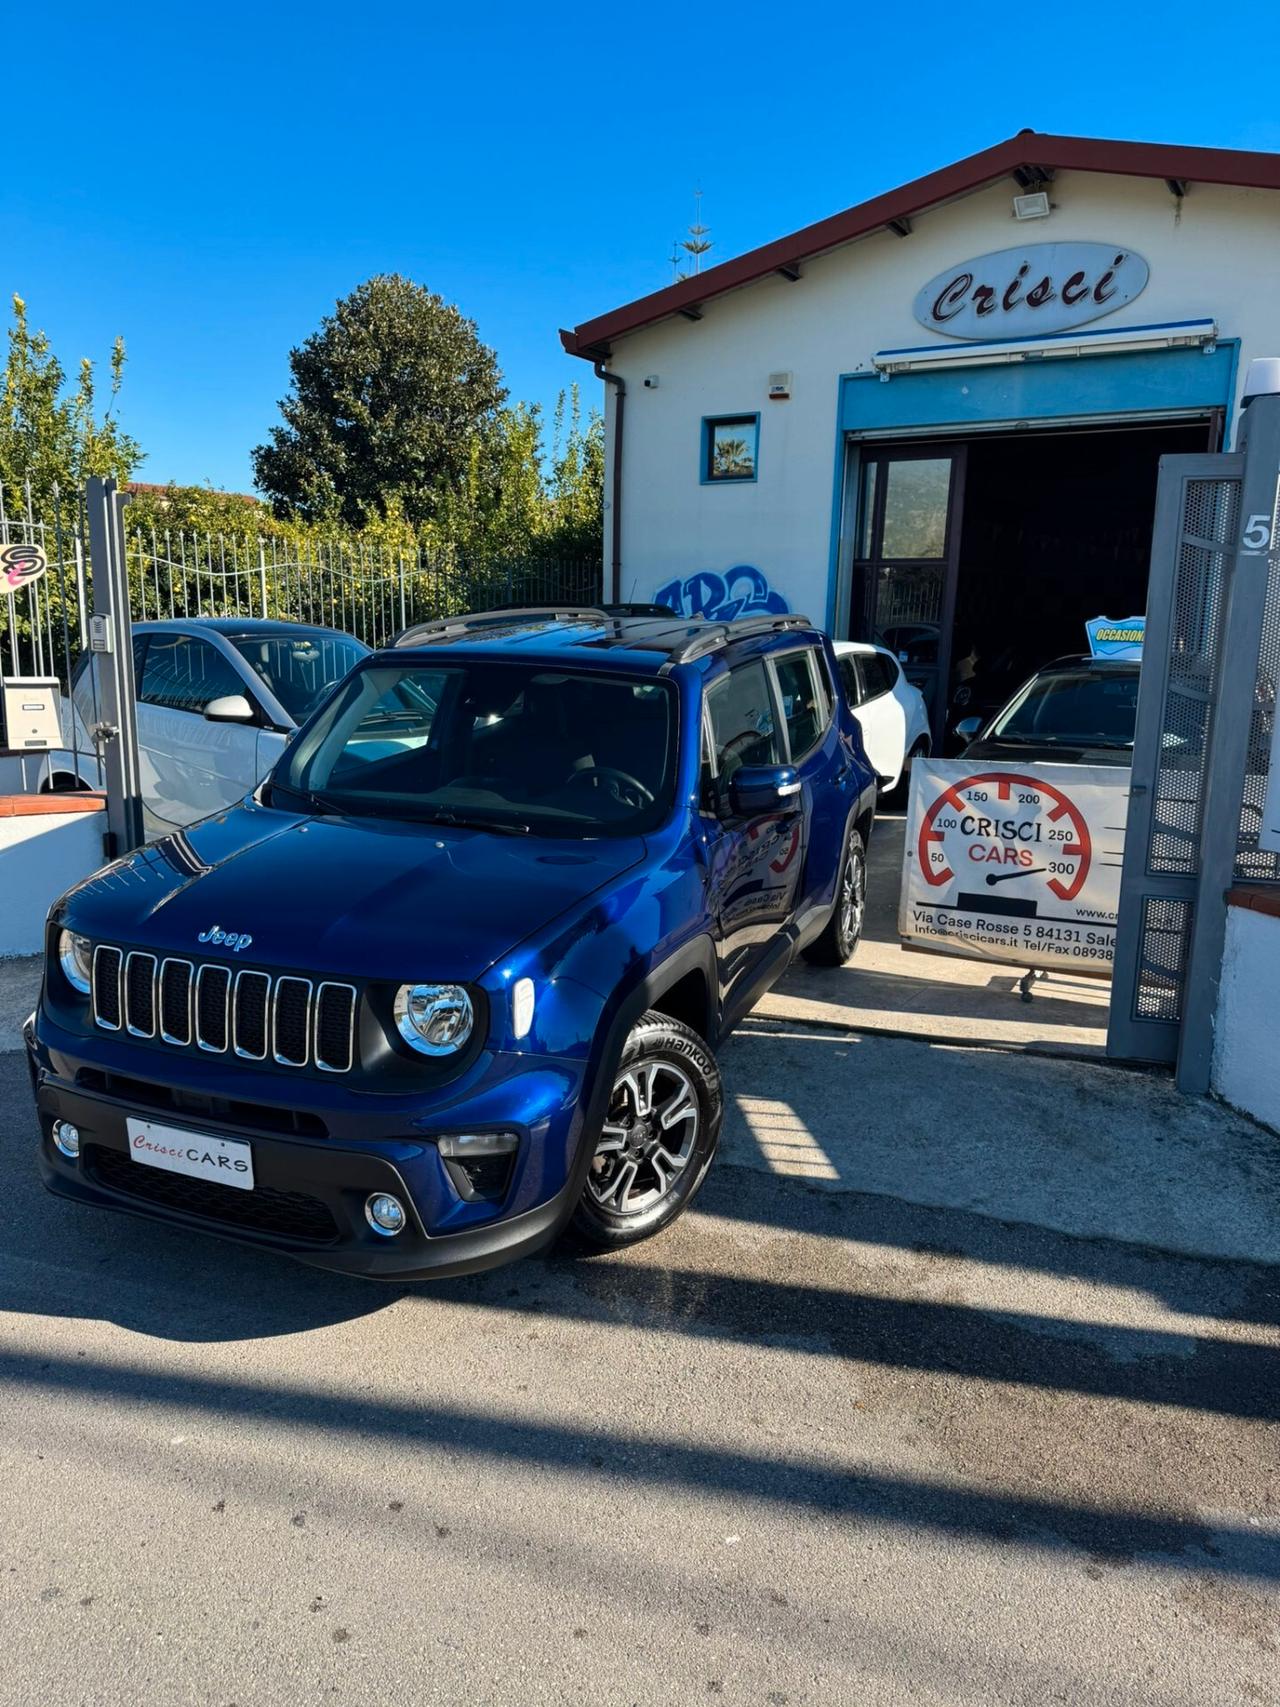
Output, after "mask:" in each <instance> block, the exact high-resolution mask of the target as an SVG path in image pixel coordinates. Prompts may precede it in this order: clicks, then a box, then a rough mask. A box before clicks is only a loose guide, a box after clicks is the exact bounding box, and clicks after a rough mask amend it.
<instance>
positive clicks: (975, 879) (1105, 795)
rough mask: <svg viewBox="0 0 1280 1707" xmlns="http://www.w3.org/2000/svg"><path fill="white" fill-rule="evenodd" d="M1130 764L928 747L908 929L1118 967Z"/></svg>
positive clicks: (918, 775) (913, 825)
mask: <svg viewBox="0 0 1280 1707" xmlns="http://www.w3.org/2000/svg"><path fill="white" fill-rule="evenodd" d="M1128 804H1129V771H1128V769H1127V767H1121V766H1112V765H1039V764H1028V765H1002V764H987V765H984V764H982V763H981V762H980V761H979V762H977V763H974V762H973V761H970V762H968V763H966V761H965V760H964V759H922V760H917V761H916V763H915V764H914V765H913V766H912V769H911V809H910V812H909V813H908V816H907V845H906V852H905V855H904V864H903V873H902V897H901V901H900V903H899V908H898V930H899V932H900V934H901V936H902V938H903V940H904V941H905V942H907V943H908V944H910V945H911V946H913V947H917V948H926V949H933V950H936V951H937V952H939V953H942V954H963V955H970V956H973V957H975V958H978V959H982V960H1004V961H1009V962H1012V963H1013V964H1014V965H1016V966H1021V967H1027V968H1045V967H1052V968H1056V969H1057V970H1059V971H1074V972H1090V973H1110V971H1111V963H1112V960H1113V959H1114V956H1115V933H1116V913H1117V911H1118V908H1119V904H1120V866H1121V863H1122V860H1123V856H1124V826H1125V817H1126V814H1127V811H1128Z"/></svg>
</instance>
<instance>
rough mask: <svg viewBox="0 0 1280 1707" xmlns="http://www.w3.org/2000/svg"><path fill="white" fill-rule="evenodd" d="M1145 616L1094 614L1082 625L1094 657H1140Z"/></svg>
mask: <svg viewBox="0 0 1280 1707" xmlns="http://www.w3.org/2000/svg"><path fill="white" fill-rule="evenodd" d="M1146 629H1147V619H1146V617H1145V616H1125V617H1114V616H1095V617H1090V619H1089V620H1088V622H1086V623H1085V625H1084V631H1085V633H1086V634H1087V635H1088V636H1089V650H1090V652H1091V653H1092V654H1093V656H1094V657H1095V658H1141V656H1142V640H1143V636H1144V635H1145V633H1146Z"/></svg>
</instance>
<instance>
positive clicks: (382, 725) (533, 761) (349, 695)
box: [270, 660, 676, 837]
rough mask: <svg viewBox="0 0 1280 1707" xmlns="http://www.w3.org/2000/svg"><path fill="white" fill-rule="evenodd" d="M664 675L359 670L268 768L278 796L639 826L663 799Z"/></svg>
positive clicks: (565, 824)
mask: <svg viewBox="0 0 1280 1707" xmlns="http://www.w3.org/2000/svg"><path fill="white" fill-rule="evenodd" d="M675 721H676V701H675V696H674V692H673V690H672V688H671V686H670V684H669V683H667V682H662V681H655V680H653V679H652V678H647V679H645V680H635V679H631V678H628V677H624V676H614V675H610V676H604V675H590V674H588V673H587V672H586V671H576V670H575V671H565V670H557V669H548V668H547V667H546V666H544V665H534V664H514V663H505V662H504V663H493V662H490V661H488V660H484V661H474V662H467V661H460V662H457V663H453V662H450V663H443V662H442V663H440V664H419V665H409V666H404V665H399V664H378V665H375V666H372V667H371V668H369V669H364V670H359V671H357V672H356V673H355V674H354V675H353V676H352V677H351V678H350V680H349V681H348V682H347V684H346V685H345V687H343V688H342V689H340V691H339V692H338V693H337V694H335V695H334V698H333V700H332V701H331V703H330V704H329V705H328V706H326V707H325V709H324V710H323V711H322V712H321V713H320V716H319V717H318V718H317V719H316V722H315V724H314V725H313V726H312V728H310V729H309V730H308V731H307V732H306V734H305V735H304V736H302V737H301V738H300V739H299V740H297V741H296V742H295V743H294V744H293V746H292V747H290V749H289V750H288V752H287V753H286V754H285V755H284V757H283V758H282V759H281V761H280V763H279V765H278V766H277V767H276V769H275V771H274V772H273V773H272V777H271V788H270V799H271V803H272V804H273V805H277V804H284V805H292V804H297V802H298V800H299V799H300V800H301V802H302V803H303V804H304V805H307V806H310V807H311V808H312V809H314V810H316V811H320V812H339V813H343V814H356V815H361V816H367V817H377V818H400V819H404V818H410V819H419V820H422V821H424V822H428V823H430V822H435V823H443V824H466V825H471V826H479V827H481V828H487V829H493V830H495V831H498V832H502V831H506V832H507V833H509V834H522V833H532V834H538V835H545V836H571V837H576V836H600V835H633V834H636V833H637V832H640V831H644V830H648V829H652V828H654V827H655V826H656V825H657V824H658V823H660V822H661V820H662V819H663V818H664V817H665V816H666V815H667V813H668V812H669V811H670V809H671V803H672V797H673V794H674V786H675V785H674V776H675V757H674V752H675Z"/></svg>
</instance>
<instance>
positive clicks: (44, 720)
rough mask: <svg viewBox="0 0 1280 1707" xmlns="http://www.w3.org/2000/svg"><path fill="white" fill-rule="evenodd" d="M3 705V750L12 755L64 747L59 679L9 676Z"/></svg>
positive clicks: (1, 699)
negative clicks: (6, 749) (5, 748)
mask: <svg viewBox="0 0 1280 1707" xmlns="http://www.w3.org/2000/svg"><path fill="white" fill-rule="evenodd" d="M0 703H2V704H3V708H4V727H3V729H2V730H0V746H4V747H7V748H8V749H9V751H10V752H11V753H47V752H49V751H50V750H51V749H53V748H55V747H61V746H62V745H63V744H64V743H63V739H62V722H61V714H60V708H59V698H58V678H57V677H56V676H6V677H5V679H4V690H3V694H2V695H0Z"/></svg>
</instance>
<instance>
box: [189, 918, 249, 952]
mask: <svg viewBox="0 0 1280 1707" xmlns="http://www.w3.org/2000/svg"><path fill="white" fill-rule="evenodd" d="M196 941H197V942H212V943H220V944H221V945H222V946H223V947H224V948H228V949H230V951H231V952H232V954H239V952H240V950H241V949H242V948H248V946H249V944H250V943H251V942H252V941H253V938H252V937H251V936H248V935H237V933H236V932H235V931H224V930H223V928H222V926H221V925H210V926H209V928H208V930H207V931H201V932H200V935H199V936H198V937H197V938H196Z"/></svg>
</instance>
